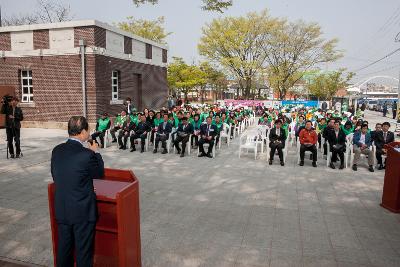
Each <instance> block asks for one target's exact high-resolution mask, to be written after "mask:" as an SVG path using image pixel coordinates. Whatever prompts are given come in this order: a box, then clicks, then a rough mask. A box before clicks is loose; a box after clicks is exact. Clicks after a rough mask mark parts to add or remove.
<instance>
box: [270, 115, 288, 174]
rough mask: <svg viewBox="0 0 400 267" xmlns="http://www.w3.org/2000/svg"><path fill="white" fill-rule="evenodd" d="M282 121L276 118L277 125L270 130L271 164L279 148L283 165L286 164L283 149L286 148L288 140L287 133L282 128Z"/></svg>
mask: <svg viewBox="0 0 400 267" xmlns="http://www.w3.org/2000/svg"><path fill="white" fill-rule="evenodd" d="M281 126H282V121H281V120H276V121H275V127H274V128H273V129H271V131H270V132H269V141H270V142H269V147H270V148H271V152H270V154H269V165H272V161H273V160H274V155H275V151H276V150H278V155H279V160H280V162H281V166H285V163H284V161H283V152H282V149H284V148H285V141H286V133H285V130H283V129H282V128H281Z"/></svg>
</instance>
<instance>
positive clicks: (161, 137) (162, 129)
mask: <svg viewBox="0 0 400 267" xmlns="http://www.w3.org/2000/svg"><path fill="white" fill-rule="evenodd" d="M171 132H172V124H171V123H170V122H169V121H168V114H167V113H164V115H163V122H162V123H160V124H159V125H158V128H157V133H156V141H155V144H154V151H153V153H157V149H158V143H159V142H160V141H161V143H162V148H163V152H162V153H161V154H167V153H168V151H167V140H168V138H169V134H170V133H171Z"/></svg>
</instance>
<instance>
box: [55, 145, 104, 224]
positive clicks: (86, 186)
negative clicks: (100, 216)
mask: <svg viewBox="0 0 400 267" xmlns="http://www.w3.org/2000/svg"><path fill="white" fill-rule="evenodd" d="M51 175H52V176H53V180H54V183H55V213H56V220H57V222H58V223H64V224H76V223H83V222H96V220H97V208H96V194H95V192H94V188H93V179H99V178H102V177H104V162H103V159H102V157H101V155H100V154H98V153H95V152H93V151H91V150H90V149H88V148H85V147H84V146H83V145H82V144H81V143H79V142H78V141H76V140H71V139H69V140H68V141H67V142H66V143H63V144H60V145H58V146H56V147H55V148H54V149H53V152H52V155H51Z"/></svg>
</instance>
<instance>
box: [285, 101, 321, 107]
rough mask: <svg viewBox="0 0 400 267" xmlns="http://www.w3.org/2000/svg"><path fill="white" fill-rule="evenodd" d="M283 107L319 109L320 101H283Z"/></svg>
mask: <svg viewBox="0 0 400 267" xmlns="http://www.w3.org/2000/svg"><path fill="white" fill-rule="evenodd" d="M282 105H283V106H286V105H293V106H300V105H302V106H305V107H318V101H313V100H283V101H282Z"/></svg>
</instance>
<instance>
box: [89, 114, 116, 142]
mask: <svg viewBox="0 0 400 267" xmlns="http://www.w3.org/2000/svg"><path fill="white" fill-rule="evenodd" d="M110 127H111V120H110V118H109V117H108V114H107V112H104V113H103V116H101V118H100V119H98V121H97V123H96V131H95V132H94V133H93V134H92V140H94V141H96V143H97V137H98V138H99V139H100V144H101V146H100V147H101V148H103V147H104V136H105V135H106V131H107V130H108V129H110Z"/></svg>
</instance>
